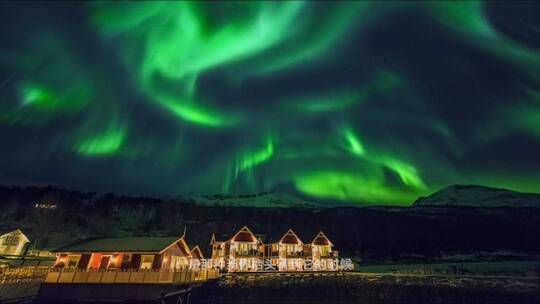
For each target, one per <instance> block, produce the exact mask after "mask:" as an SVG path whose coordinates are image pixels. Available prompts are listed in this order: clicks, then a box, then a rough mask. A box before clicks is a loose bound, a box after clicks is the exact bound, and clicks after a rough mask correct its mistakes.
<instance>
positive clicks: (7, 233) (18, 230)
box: [0, 229, 30, 243]
mask: <svg viewBox="0 0 540 304" xmlns="http://www.w3.org/2000/svg"><path fill="white" fill-rule="evenodd" d="M10 234H18V235H19V236H22V237H23V240H24V241H25V242H27V243H29V242H30V240H29V239H28V237H27V236H26V235H25V234H24V233H23V232H22V230H21V229H15V230H12V231H9V232H6V233H4V234H1V235H0V238H1V237H3V236H7V235H10Z"/></svg>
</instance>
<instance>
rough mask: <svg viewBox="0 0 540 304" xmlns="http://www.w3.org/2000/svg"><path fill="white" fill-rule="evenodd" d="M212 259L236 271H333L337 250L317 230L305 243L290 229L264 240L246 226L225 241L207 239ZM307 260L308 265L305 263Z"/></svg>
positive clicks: (229, 269)
mask: <svg viewBox="0 0 540 304" xmlns="http://www.w3.org/2000/svg"><path fill="white" fill-rule="evenodd" d="M210 243H211V245H212V261H213V262H214V264H217V266H218V267H219V268H221V269H222V270H226V271H228V272H237V271H261V270H263V271H269V270H277V271H306V270H309V271H335V270H337V267H336V266H335V259H336V258H337V257H338V252H337V251H335V250H333V246H334V245H333V244H332V242H331V241H330V240H329V239H328V237H326V235H325V234H324V233H323V232H322V231H320V232H319V233H317V235H315V238H314V239H313V241H312V242H311V243H308V244H305V243H304V242H302V240H301V239H300V237H299V236H298V235H297V234H296V233H295V232H294V231H293V230H292V229H289V230H288V231H287V232H286V233H285V234H284V235H282V236H279V237H277V238H272V237H271V238H269V239H268V241H267V242H263V238H262V237H256V236H255V234H253V232H251V230H249V228H247V227H242V229H240V230H239V231H238V232H237V233H236V234H235V235H234V236H233V237H231V238H230V239H229V240H227V241H217V240H216V237H215V235H213V236H212V240H211V241H210ZM307 263H309V265H308V264H307Z"/></svg>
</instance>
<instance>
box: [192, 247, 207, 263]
mask: <svg viewBox="0 0 540 304" xmlns="http://www.w3.org/2000/svg"><path fill="white" fill-rule="evenodd" d="M191 256H192V257H194V258H197V259H199V260H202V259H204V255H203V253H202V251H201V248H199V245H197V246H195V247H193V248H192V249H191Z"/></svg>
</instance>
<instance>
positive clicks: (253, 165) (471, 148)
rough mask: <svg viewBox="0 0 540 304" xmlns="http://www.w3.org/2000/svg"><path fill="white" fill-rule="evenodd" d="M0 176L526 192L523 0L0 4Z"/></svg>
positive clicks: (534, 77)
mask: <svg viewBox="0 0 540 304" xmlns="http://www.w3.org/2000/svg"><path fill="white" fill-rule="evenodd" d="M0 20H1V21H0V22H1V23H2V26H1V28H0V41H1V48H0V93H1V95H0V96H1V99H0V142H1V145H2V148H1V149H0V183H3V184H23V185H24V184H38V185H47V184H52V185H57V186H61V187H69V188H74V189H80V190H89V191H100V192H104V191H114V192H121V193H125V194H144V195H158V196H172V195H178V194H210V193H251V192H260V191H269V190H277V191H286V192H292V193H294V194H297V195H303V196H304V197H307V198H312V199H317V200H327V201H341V202H348V203H354V204H358V205H361V204H365V203H375V204H395V205H403V204H405V205H407V204H409V203H411V202H412V201H413V200H414V199H415V198H416V197H418V196H420V195H426V194H429V193H431V192H433V191H435V190H438V189H439V188H441V187H444V186H446V185H449V184H454V183H462V184H469V183H473V184H481V185H487V186H495V187H503V188H509V189H513V190H518V191H529V192H540V156H539V155H540V85H539V84H540V53H539V48H540V5H538V4H537V3H535V2H486V3H483V2H442V1H429V2H410V1H407V2H389V1H384V2H379V3H370V2H329V3H325V2H309V3H308V2H294V1H285V2H280V3H273V2H270V1H259V2H250V3H238V2H237V3H227V2H213V3H202V2H199V3H191V2H163V3H160V2H147V3H145V2H131V3H125V2H124V3H119V2H114V3H113V2H100V3H96V2H93V3H92V2H89V3H83V2H75V3H61V2H54V3H44V2H36V3H16V2H2V3H0Z"/></svg>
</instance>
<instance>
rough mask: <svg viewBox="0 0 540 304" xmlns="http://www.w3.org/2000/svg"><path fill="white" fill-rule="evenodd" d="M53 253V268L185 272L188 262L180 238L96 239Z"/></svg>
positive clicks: (188, 259) (190, 259) (182, 240)
mask: <svg viewBox="0 0 540 304" xmlns="http://www.w3.org/2000/svg"><path fill="white" fill-rule="evenodd" d="M55 252H56V254H57V258H56V262H55V267H56V268H77V269H92V270H106V269H187V268H189V267H190V265H191V263H192V253H191V250H190V249H189V246H188V245H187V243H186V241H185V240H184V237H180V238H178V237H129V238H96V239H88V240H84V241H80V242H77V243H74V244H71V245H68V246H65V247H62V248H59V249H57V250H56V251H55Z"/></svg>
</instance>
